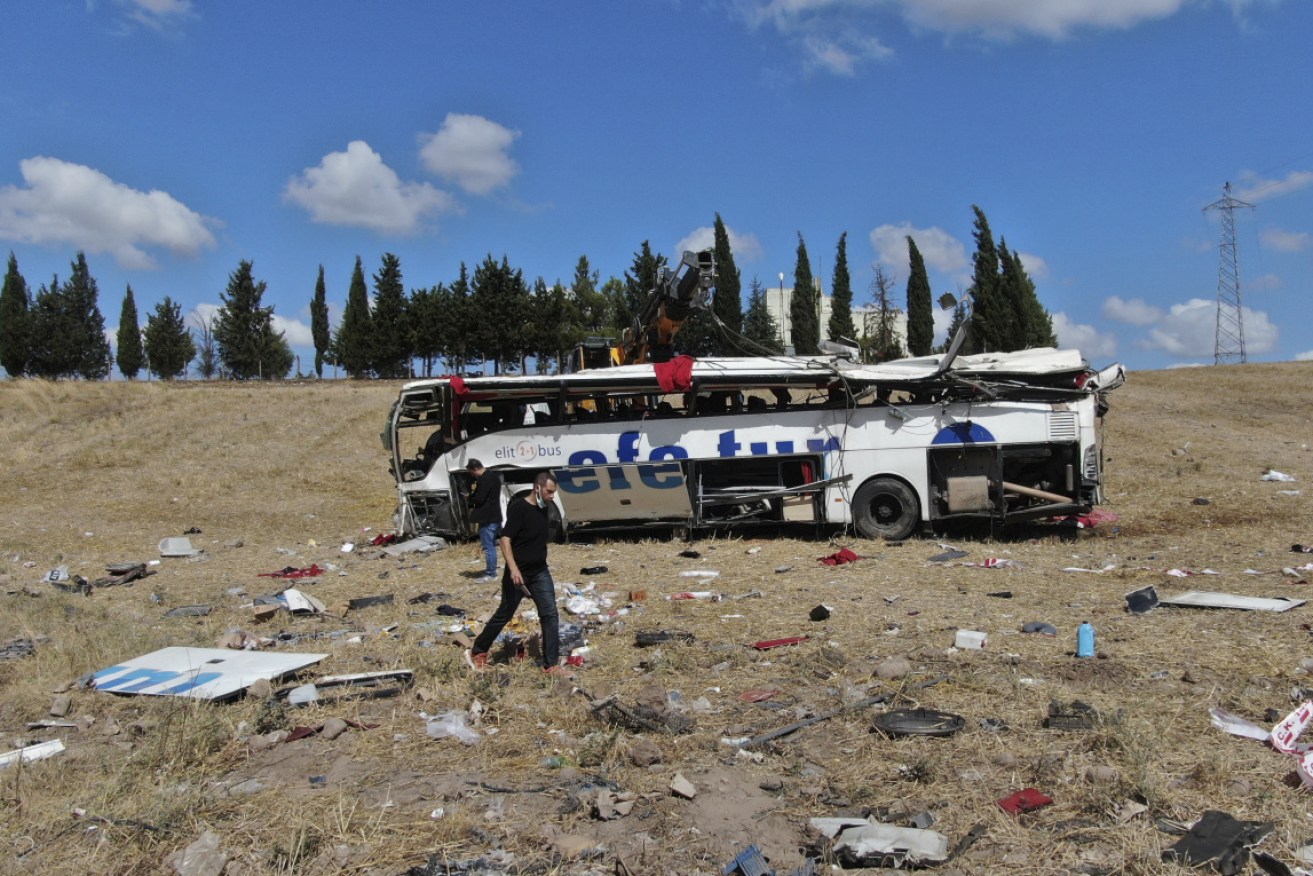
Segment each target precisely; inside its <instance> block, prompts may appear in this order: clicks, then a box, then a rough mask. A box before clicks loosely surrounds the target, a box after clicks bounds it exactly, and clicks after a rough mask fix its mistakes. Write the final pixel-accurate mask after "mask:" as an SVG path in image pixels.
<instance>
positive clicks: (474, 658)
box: [465, 651, 491, 672]
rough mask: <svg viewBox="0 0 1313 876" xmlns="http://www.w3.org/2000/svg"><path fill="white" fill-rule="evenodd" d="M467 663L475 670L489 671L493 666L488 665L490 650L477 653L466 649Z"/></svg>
mask: <svg viewBox="0 0 1313 876" xmlns="http://www.w3.org/2000/svg"><path fill="white" fill-rule="evenodd" d="M465 665H466V666H468V667H469V668H470V669H471V670H473V671H474V672H487V671H488V670H489V669H490V668H491V667H490V666H489V665H488V652H486V651H485V652H483V653H482V654H475V653H474V652H473V651H466V652H465Z"/></svg>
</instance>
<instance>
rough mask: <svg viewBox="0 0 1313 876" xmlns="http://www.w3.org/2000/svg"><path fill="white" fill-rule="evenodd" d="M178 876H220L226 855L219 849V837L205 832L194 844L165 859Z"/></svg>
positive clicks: (211, 832) (213, 833)
mask: <svg viewBox="0 0 1313 876" xmlns="http://www.w3.org/2000/svg"><path fill="white" fill-rule="evenodd" d="M167 863H168V864H169V866H171V867H172V868H173V872H175V873H177V874H178V876H221V874H222V873H223V868H224V866H225V865H227V863H228V855H227V854H226V853H225V852H224V851H222V850H221V849H220V848H219V835H218V834H217V833H215V832H214V831H210V830H207V831H205V833H203V834H201V835H200V837H199V838H198V839H196V841H195V842H193V843H192V844H191V845H189V846H187V848H185V849H183V850H182V851H179V852H174V853H173V854H172V855H169V857H168V858H167Z"/></svg>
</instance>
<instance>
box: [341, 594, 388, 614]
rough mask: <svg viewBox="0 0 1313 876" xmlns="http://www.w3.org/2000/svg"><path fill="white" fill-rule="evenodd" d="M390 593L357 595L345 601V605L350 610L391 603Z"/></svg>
mask: <svg viewBox="0 0 1313 876" xmlns="http://www.w3.org/2000/svg"><path fill="white" fill-rule="evenodd" d="M391 604H392V594H391V593H384V594H382V595H380V596H359V597H357V598H355V599H351V600H348V601H347V604H346V607H347V608H348V609H350V610H351V611H355V610H356V609H359V608H369V607H370V606H372V605H391Z"/></svg>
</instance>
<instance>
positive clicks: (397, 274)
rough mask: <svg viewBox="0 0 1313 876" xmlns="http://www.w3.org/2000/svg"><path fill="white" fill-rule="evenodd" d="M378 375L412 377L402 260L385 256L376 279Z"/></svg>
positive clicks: (376, 355)
mask: <svg viewBox="0 0 1313 876" xmlns="http://www.w3.org/2000/svg"><path fill="white" fill-rule="evenodd" d="M371 334H372V336H373V340H374V343H373V345H372V346H373V351H374V374H376V375H377V376H379V377H385V378H397V377H407V376H409V374H410V358H411V354H410V332H409V329H408V328H407V326H406V293H405V289H404V288H403V287H402V282H401V260H400V259H398V258H397V257H396V256H395V255H393V254H392V253H390V252H388V253H384V254H383V264H382V265H381V266H380V267H379V270H378V273H377V274H375V275H374V316H373V322H372V331H371Z"/></svg>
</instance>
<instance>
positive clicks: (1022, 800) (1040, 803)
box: [996, 788, 1053, 815]
mask: <svg viewBox="0 0 1313 876" xmlns="http://www.w3.org/2000/svg"><path fill="white" fill-rule="evenodd" d="M996 802H997V803H998V808H1000V809H1002V810H1003V811H1004V812H1006V813H1008V814H1009V815H1020V814H1022V813H1024V812H1034V811H1035V810H1036V809H1042V808H1044V807H1045V806H1048V805H1050V804H1052V803H1053V798H1052V797H1050V796H1048V795H1047V794H1043V793H1041V792H1040V791H1039V789H1037V788H1022V789H1021V790H1020V791H1017V792H1016V793H1014V794H1009V795H1008V796H1006V797H1004V798H1003V799H1002V800H998V801H996Z"/></svg>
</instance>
